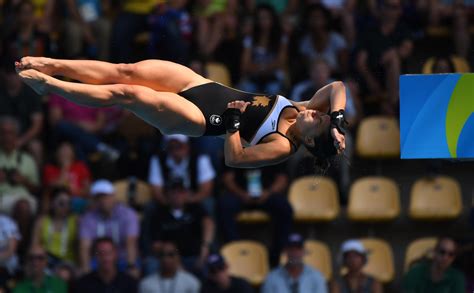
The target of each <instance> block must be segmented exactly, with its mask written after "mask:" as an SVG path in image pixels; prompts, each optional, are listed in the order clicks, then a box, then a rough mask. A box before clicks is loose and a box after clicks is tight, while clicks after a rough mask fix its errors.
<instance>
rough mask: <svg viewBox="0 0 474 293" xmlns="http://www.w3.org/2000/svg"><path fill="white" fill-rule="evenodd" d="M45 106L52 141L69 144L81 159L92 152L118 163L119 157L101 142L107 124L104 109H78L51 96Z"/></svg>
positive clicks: (68, 102) (118, 154) (61, 99)
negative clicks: (53, 138)
mask: <svg viewBox="0 0 474 293" xmlns="http://www.w3.org/2000/svg"><path fill="white" fill-rule="evenodd" d="M48 106H49V120H50V123H51V126H52V127H53V133H54V134H55V135H56V136H58V137H56V138H55V139H56V140H64V139H67V140H69V141H71V142H72V143H73V144H74V146H75V148H76V153H77V155H78V157H79V158H80V159H82V160H85V159H86V154H90V153H94V152H99V153H101V154H103V155H104V156H105V157H106V158H107V159H109V160H112V161H113V160H116V159H118V157H119V156H120V153H118V151H117V150H115V149H114V148H112V147H110V146H109V145H107V144H106V143H104V142H103V141H102V139H101V138H100V135H101V133H102V131H103V130H104V127H105V124H106V123H105V122H106V119H105V118H106V116H105V112H104V111H103V109H97V108H89V107H84V106H80V105H78V104H74V103H73V102H70V101H68V100H66V99H64V98H62V97H60V96H56V95H52V96H50V99H49V105H48Z"/></svg>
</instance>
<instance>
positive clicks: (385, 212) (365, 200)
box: [347, 176, 400, 221]
mask: <svg viewBox="0 0 474 293" xmlns="http://www.w3.org/2000/svg"><path fill="white" fill-rule="evenodd" d="M347 211H348V212H347V214H348V217H349V219H351V220H354V221H387V220H393V219H394V218H396V217H398V216H399V215H400V191H399V188H398V186H397V184H396V183H395V181H394V180H392V179H390V178H386V177H378V176H370V177H363V178H360V179H357V180H356V181H355V182H354V183H353V184H352V185H351V188H350V191H349V204H348V208H347Z"/></svg>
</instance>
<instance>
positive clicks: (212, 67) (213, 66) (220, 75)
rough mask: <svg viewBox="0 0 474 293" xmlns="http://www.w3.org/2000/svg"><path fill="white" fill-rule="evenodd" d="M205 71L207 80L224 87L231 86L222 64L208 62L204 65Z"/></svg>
mask: <svg viewBox="0 0 474 293" xmlns="http://www.w3.org/2000/svg"><path fill="white" fill-rule="evenodd" d="M206 71H207V78H209V79H212V80H213V81H216V82H219V83H222V84H223V85H226V86H232V81H231V78H230V73H229V70H228V69H227V67H225V65H224V64H221V63H216V62H209V63H207V64H206Z"/></svg>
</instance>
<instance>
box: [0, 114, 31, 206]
mask: <svg viewBox="0 0 474 293" xmlns="http://www.w3.org/2000/svg"><path fill="white" fill-rule="evenodd" d="M19 134H20V124H19V122H18V120H16V119H15V118H13V117H10V116H1V117H0V198H1V205H0V210H2V211H5V212H7V213H10V212H11V211H12V208H13V207H14V205H15V204H16V202H17V201H19V200H25V201H27V204H22V205H20V206H19V207H20V208H24V210H25V209H28V211H33V213H34V210H36V199H35V198H34V197H33V194H35V193H36V192H37V191H38V187H39V186H38V183H39V178H38V177H39V176H38V170H37V166H36V163H35V161H34V160H33V158H32V157H31V156H30V155H28V154H26V153H24V152H22V151H20V149H19V148H18V139H19ZM24 210H23V211H20V214H24V215H27V213H25V212H24Z"/></svg>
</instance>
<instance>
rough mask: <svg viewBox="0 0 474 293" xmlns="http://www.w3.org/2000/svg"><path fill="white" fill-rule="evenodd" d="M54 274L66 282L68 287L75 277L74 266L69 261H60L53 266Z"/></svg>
mask: <svg viewBox="0 0 474 293" xmlns="http://www.w3.org/2000/svg"><path fill="white" fill-rule="evenodd" d="M54 274H55V275H56V276H57V277H58V278H60V279H61V280H63V281H64V282H66V284H68V288H70V287H71V286H70V285H71V284H72V282H73V281H74V280H75V279H76V268H75V267H74V265H72V264H70V263H60V264H58V265H57V266H56V267H55V268H54Z"/></svg>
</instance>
